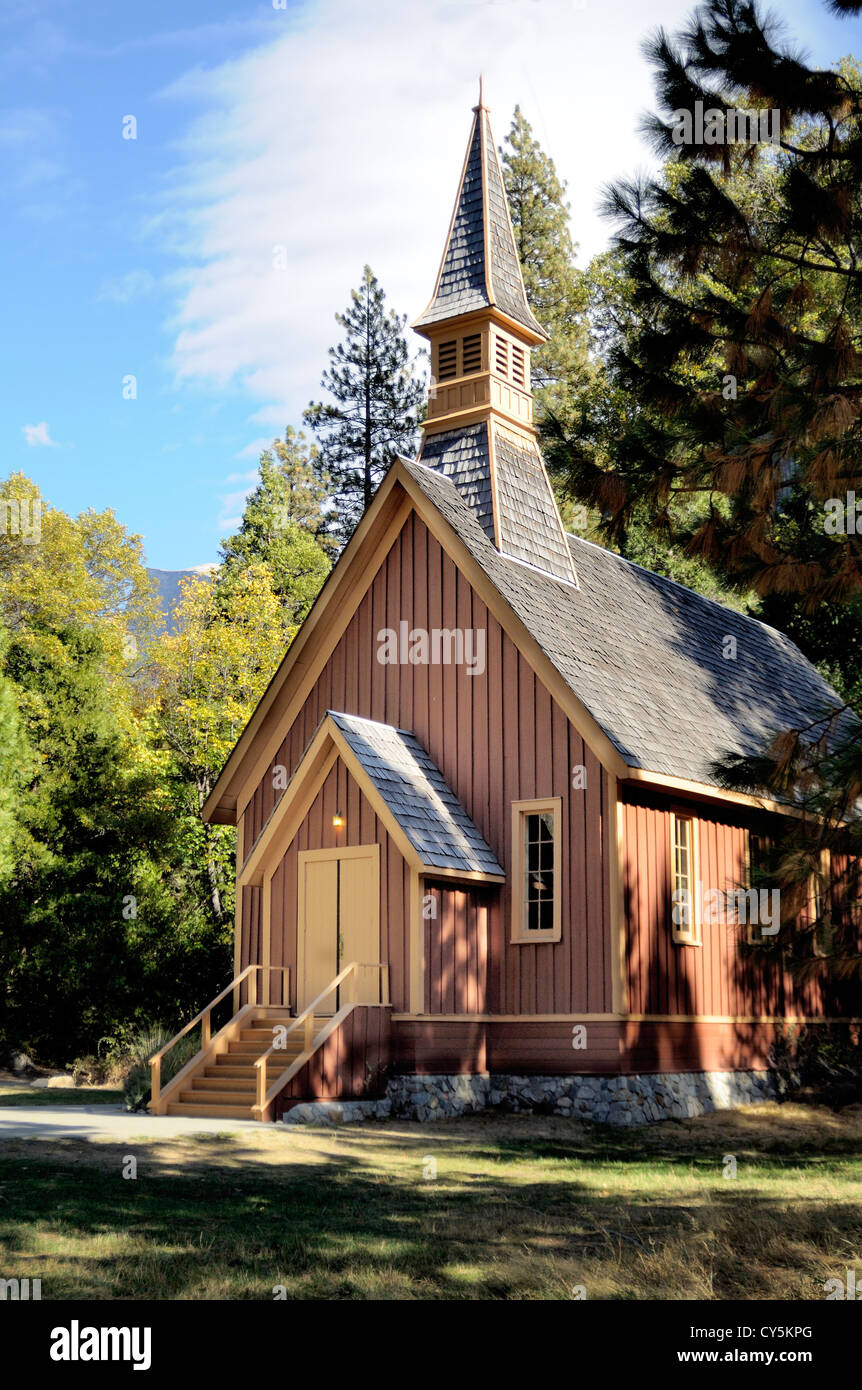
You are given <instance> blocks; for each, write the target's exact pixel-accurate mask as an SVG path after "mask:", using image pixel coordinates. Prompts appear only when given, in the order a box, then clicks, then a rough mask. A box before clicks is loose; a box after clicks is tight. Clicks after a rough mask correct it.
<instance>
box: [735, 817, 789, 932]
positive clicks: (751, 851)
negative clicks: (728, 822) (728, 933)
mask: <svg viewBox="0 0 862 1390" xmlns="http://www.w3.org/2000/svg"><path fill="white" fill-rule="evenodd" d="M774 868H775V846H774V844H773V841H772V837H771V835H766V834H764V833H763V832H762V831H760V830H747V831H746V832H745V889H746V897H747V904H746V921H745V923H744V925H745V927H746V935H747V939H748V942H749V944H750V945H752V946H754V945H757V946H776V945H778V939H779V933H778V932H774V931H772V930H771V929H770V930H769V931H767V932H766V933H764V931H763V927H764V925H765V923H763V922H761V920H760V894H761V892H762V891H765V892H767V893H770V892H771V889H772V886H773V883H774ZM752 893H756V894H757V899H756V910H755V900H754V899H752V897H751V894H752ZM766 901H767V906H769V907H770V908H771V898H769V899H767V900H766ZM752 918H754V919H756V920H752ZM737 922H738V923H739V925H743V923H742V922H741V920H740V918H739V912H738V911H737ZM769 925H770V928H771V927H773V926H774V925H775V924H774V923H773V922H772V921H771V919H770V924H769Z"/></svg>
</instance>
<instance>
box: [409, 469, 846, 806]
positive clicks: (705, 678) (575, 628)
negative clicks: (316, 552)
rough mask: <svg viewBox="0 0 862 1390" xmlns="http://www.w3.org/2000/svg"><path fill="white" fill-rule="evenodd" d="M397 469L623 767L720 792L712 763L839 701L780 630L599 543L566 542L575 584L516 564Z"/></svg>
mask: <svg viewBox="0 0 862 1390" xmlns="http://www.w3.org/2000/svg"><path fill="white" fill-rule="evenodd" d="M401 462H402V463H403V465H404V467H405V468H406V469H407V470H408V471H409V473H410V475H411V477H413V478H414V479H415V480H416V482H417V483H418V484H419V486H420V487H421V489H422V491H423V493H424V494H425V495H426V496H427V498H428V500H429V501H430V502H431V503H432V504H433V505H434V507H435V508H436V509H437V510H438V511H439V512H440V513H441V515H442V516H443V517H444V518H445V520H446V521H448V523H449V524H450V526H451V527H452V529H453V530H454V531H455V532H456V534H457V536H458V538H459V539H460V540H461V541H462V542H463V544H464V545H465V546H466V548H467V550H468V551H469V553H470V555H471V556H472V557H473V559H474V560H475V561H476V562H477V563H478V564H479V565H480V567H481V568H482V570H483V571H484V572H485V574H486V575H487V576H488V578H489V579H490V580H491V582H492V583H493V584H494V586H495V588H496V589H497V590H498V591H499V593H500V594H501V595H502V597H503V598H504V599H505V600H506V602H507V603H508V604H509V605H510V607H511V608H512V609H513V610H514V612H515V613H516V614H517V616H518V617H519V618H520V619H521V621H522V622H523V623H524V625H525V627H526V628H527V629H528V631H529V632H530V634H531V636H532V637H533V638H534V639H535V640H536V642H537V643H538V644H539V646H540V647H541V649H542V651H543V652H544V653H545V654H546V656H547V657H548V658H549V660H550V661H551V662H552V664H553V666H554V667H555V668H556V670H557V671H558V672H559V674H560V675H561V676H562V677H563V680H564V681H565V683H566V685H567V686H568V688H569V689H570V690H571V692H572V693H573V694H574V695H575V696H576V697H577V699H578V700H579V701H580V702H581V703H582V704H583V705H584V706H585V707H586V709H587V711H588V712H589V714H590V715H591V716H592V717H593V719H594V720H595V721H596V723H597V724H598V725H599V727H600V728H601V729H602V730H603V732H604V733H605V734H606V735H607V737H608V739H609V740H610V742H611V743H612V745H613V746H614V748H615V749H616V750H617V752H618V753H619V755H620V757H621V759H622V760H623V761H624V762H625V764H626V765H627V767H628V768H629V769H630V770H631V769H642V770H644V771H648V772H651V773H657V774H664V775H665V776H668V777H672V778H677V779H684V780H687V781H691V782H696V783H700V784H703V785H704V786H717V783H716V781H715V777H714V775H713V772H712V769H711V763H712V762H713V761H716V760H719V759H721V758H722V757H723V756H724V755H725V754H726V753H727V752H738V753H746V754H753V753H758V752H762V750H763V747H764V745H765V743H766V742H767V741H768V739H769V737H770V735H772V734H774V733H776V732H778V731H780V730H782V729H786V728H790V727H794V726H799V725H807V724H808V723H810V722H811V721H813V720H816V719H818V718H820V717H822V715H823V713H824V711H825V710H826V709H828V708H830V707H832V708H834V707H836V706H840V705H841V704H843V701H842V700H841V698H840V696H839V695H838V694H837V693H836V692H835V691H834V690H833V689H832V687H831V686H830V685H829V684H828V683H827V682H826V681H825V680H824V679H823V677H822V676H821V675H820V673H819V672H818V671H817V670H816V668H815V667H814V666H812V664H811V663H810V662H809V661H808V660H807V658H806V657H804V656H803V654H802V652H801V651H800V650H799V648H798V647H797V646H796V645H795V644H794V643H793V642H791V640H790V638H789V637H786V636H785V635H784V634H783V633H780V632H778V631H776V629H775V628H771V627H768V626H767V625H766V624H765V623H761V622H758V621H757V619H755V618H750V617H747V616H745V615H744V614H741V613H737V612H735V611H734V610H733V609H730V608H726V607H725V606H724V605H723V604H720V603H717V602H715V601H714V600H712V599H708V598H705V597H703V596H702V595H700V594H697V593H695V592H694V591H693V590H691V589H687V588H685V587H684V586H683V585H681V584H677V583H676V582H675V581H673V580H670V579H665V578H663V577H662V576H661V575H657V574H653V573H652V572H651V571H649V570H646V569H642V568H641V566H640V565H636V564H633V563H632V562H631V561H629V560H626V559H624V558H623V557H622V556H620V555H615V554H613V553H612V552H611V551H608V550H604V549H603V548H602V547H601V546H597V545H593V544H591V543H590V542H589V541H584V540H581V539H578V538H576V537H574V536H569V537H567V539H568V543H569V546H570V549H571V553H572V557H573V560H574V563H575V567H576V570H577V573H578V579H579V587H578V588H573V587H572V586H571V585H569V584H565V583H560V582H558V581H556V580H555V579H554V578H553V577H552V576H550V575H548V574H546V573H545V572H543V571H542V570H539V569H535V568H533V567H528V566H525V565H523V564H517V563H513V561H512V560H511V559H510V558H509V557H507V556H506V555H503V554H500V553H499V552H498V551H497V550H496V549H495V547H494V546H493V545H492V544H491V543H490V542H489V541H488V538H487V536H486V535H485V533H484V531H483V530H482V528H481V527H480V526H479V525H478V524H477V523H476V521H475V518H474V516H473V514H472V512H471V510H470V508H469V507H468V506H467V504H466V503H465V502H464V501H463V500H462V498H461V497H460V496H459V493H458V490H457V488H456V487H455V486H454V484H453V483H452V482H451V481H450V480H449V479H448V478H446V477H443V476H442V475H441V474H439V473H438V472H437V471H436V470H433V469H429V468H426V467H423V465H422V464H421V463H418V462H412V461H408V460H401ZM727 637H732V638H734V640H735V644H736V656H735V659H730V658H729V657H726V656H725V655H724V653H725V652H726V651H727V650H728V647H727V646H726V645H725V639H726V638H727Z"/></svg>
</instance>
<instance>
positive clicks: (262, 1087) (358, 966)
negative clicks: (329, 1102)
mask: <svg viewBox="0 0 862 1390" xmlns="http://www.w3.org/2000/svg"><path fill="white" fill-rule="evenodd" d="M360 970H378V971H380V972H382V973H381V975H380V991H379V993H380V1002H381V1004H388V1003H389V968H388V966H386V965H384V963H383V962H382V961H373V962H372V961H355V960H353V961H351V962H350V964H349V965H345V967H344V969H343V970H342V971H340V973H339V974H338V975H336V977H335V979H334V980H331V981H330V983H329V984H328V985H327V986H326V988H325V989H323V990H321V992H320V994H318V996H317V998H316V999H313V1000H312V1001H311V1003H310V1004H308V1005H307V1006H306V1008H304V1009H303V1011H302V1013H301V1014H298V1015H297V1016H296V1018H292V1019H291V1020H290V1023H289V1024H288V1025H287V1028H286V1029H285V1032H284V1036H283V1039H282V1041H283V1040H284V1039H286V1038H287V1036H288V1034H290V1033H293V1032H294V1031H295V1030H296V1029H297V1028H299V1027H300V1025H301V1026H302V1030H303V1038H302V1050H303V1053H308V1052H311V1051H312V1047H313V1044H314V1011H315V1009H316V1008H317V1006H318V1004H321V1003H322V1002H323V1000H324V999H328V998H329V996H330V995H331V994H334V993H335V991H336V990H337V989H338V987H339V985H340V984H341V983H342V981H344V980H346V979H347V978H348V976H350V982H351V998H350V1000H349V1003H350V1005H351V1006H352V1005H354V1004H355V1003H356V974H357V972H358V971H360ZM384 996H385V997H384ZM283 1050H284V1048H283V1046H277V1045H276V1044H275V1043H274V1042H273V1043H272V1044H271V1045H270V1046H269V1047H268V1048H267V1050H266V1052H263V1053H262V1054H261V1055H260V1057H258V1059H257V1061H256V1062H255V1064H254V1065H255V1069H256V1082H257V1085H256V1088H255V1089H256V1093H257V1096H256V1098H257V1103H256V1105H255V1109H256V1111H257V1113H258V1115H259V1116H262V1115H263V1111H264V1107H265V1106H266V1105H267V1104H268V1103H269V1101H270V1100H271V1099H272V1097H273V1095H276V1094H277V1093H278V1090H279V1087H280V1085H281V1078H282V1076H284V1074H285V1072H288V1071H290V1069H291V1067H292V1066H293V1065H294V1064H295V1062H296V1060H297V1059H296V1058H294V1059H293V1060H292V1061H291V1062H290V1063H289V1064H288V1065H287V1066H286V1067H285V1068H284V1071H282V1072H281V1073H280V1075H279V1076H278V1077H277V1079H276V1080H275V1081H274V1082H273V1083H272V1085H271V1086H270V1087H269V1089H268V1090H267V1088H266V1064H267V1061H268V1060H269V1058H270V1057H271V1055H272V1053H273V1052H282V1051H283Z"/></svg>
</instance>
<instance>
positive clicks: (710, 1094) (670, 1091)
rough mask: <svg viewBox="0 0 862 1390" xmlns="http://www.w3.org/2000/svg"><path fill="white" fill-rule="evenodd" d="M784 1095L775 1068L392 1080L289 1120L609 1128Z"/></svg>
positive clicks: (310, 1105)
mask: <svg viewBox="0 0 862 1390" xmlns="http://www.w3.org/2000/svg"><path fill="white" fill-rule="evenodd" d="M777 1094H778V1092H777V1090H776V1087H775V1083H774V1080H773V1078H772V1075H771V1073H770V1072H768V1071H711V1072H704V1071H684V1072H659V1073H657V1074H654V1075H647V1076H494V1075H489V1074H488V1073H487V1072H478V1073H473V1074H471V1075H463V1076H462V1075H453V1076H421V1075H418V1074H415V1073H414V1074H411V1075H409V1076H395V1077H393V1078H392V1079H391V1080H390V1082H389V1084H388V1086H387V1088H386V1097H385V1099H383V1100H321V1101H307V1102H303V1103H302V1104H300V1105H295V1106H294V1107H293V1109H292V1110H288V1111H287V1113H286V1114H285V1116H284V1123H285V1124H288V1125H301V1124H324V1125H331V1124H352V1123H355V1122H356V1121H358V1120H384V1119H389V1118H390V1117H392V1118H396V1119H401V1120H448V1119H454V1118H456V1117H457V1116H459V1115H474V1114H477V1113H478V1112H479V1111H480V1110H489V1111H493V1110H497V1111H503V1112H504V1113H509V1114H512V1113H517V1112H523V1111H534V1112H537V1113H539V1114H544V1115H569V1116H575V1117H576V1118H577V1119H580V1120H597V1121H600V1122H601V1123H603V1124H608V1125H645V1124H655V1123H656V1122H657V1121H658V1120H686V1119H691V1118H692V1117H693V1116H695V1115H705V1114H707V1113H708V1111H710V1110H732V1109H733V1108H734V1106H737V1105H757V1104H759V1103H761V1102H763V1101H765V1100H774V1099H775V1097H776V1095H777Z"/></svg>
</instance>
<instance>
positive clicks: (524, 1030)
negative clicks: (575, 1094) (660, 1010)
mask: <svg viewBox="0 0 862 1390" xmlns="http://www.w3.org/2000/svg"><path fill="white" fill-rule="evenodd" d="M573 1026H574V1025H573V1023H572V1022H571V1020H569V1019H559V1020H556V1021H551V1020H541V1021H539V1020H535V1021H533V1020H531V1019H529V1018H524V1019H518V1020H511V1019H500V1021H499V1022H495V1021H494V1020H488V1021H480V1020H467V1019H465V1020H463V1021H461V1020H458V1019H449V1018H447V1019H441V1020H440V1021H439V1022H438V1021H435V1020H433V1019H410V1018H396V1019H394V1020H393V1023H392V1062H393V1065H394V1066H396V1067H397V1068H398V1069H400V1070H401V1071H408V1072H413V1071H415V1072H424V1073H426V1074H434V1073H438V1074H439V1073H442V1074H444V1075H445V1074H446V1073H449V1072H475V1071H488V1072H498V1073H501V1074H504V1075H505V1074H507V1073H508V1074H510V1075H511V1074H512V1073H515V1074H519V1073H520V1074H523V1075H528V1076H530V1075H532V1076H541V1075H548V1076H579V1075H599V1076H601V1075H605V1076H607V1075H614V1074H617V1073H628V1074H638V1073H653V1072H668V1071H670V1072H678V1071H735V1070H739V1069H741V1068H748V1067H754V1068H762V1069H766V1068H767V1067H768V1059H769V1049H770V1046H771V1045H772V1043H773V1042H774V1041H775V1039H776V1037H777V1035H778V1032H779V1029H780V1025H779V1024H773V1023H757V1024H741V1023H733V1022H729V1021H725V1022H715V1023H705V1022H695V1021H693V1020H692V1021H680V1022H667V1021H663V1022H657V1021H655V1020H650V1021H647V1022H638V1021H636V1020H631V1021H626V1020H625V1019H597V1020H595V1021H590V1020H589V1019H587V1020H586V1021H585V1026H586V1030H587V1039H586V1041H587V1045H586V1047H585V1048H582V1049H581V1048H578V1049H575V1048H573V1047H572V1028H573ZM814 1026H817V1025H816V1024H815V1025H814ZM822 1026H824V1027H825V1026H826V1025H825V1024H824V1025H822Z"/></svg>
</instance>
